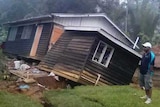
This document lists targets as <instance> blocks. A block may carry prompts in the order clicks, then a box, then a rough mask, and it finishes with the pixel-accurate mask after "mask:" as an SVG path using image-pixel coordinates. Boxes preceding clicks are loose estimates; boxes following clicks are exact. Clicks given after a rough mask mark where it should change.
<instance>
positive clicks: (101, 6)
mask: <svg viewBox="0 0 160 107" xmlns="http://www.w3.org/2000/svg"><path fill="white" fill-rule="evenodd" d="M159 3H160V1H159V0H128V4H126V3H125V2H124V3H121V4H120V3H119V0H0V23H5V22H8V21H13V20H19V19H23V18H29V17H33V16H40V15H45V14H51V13H97V12H101V13H106V15H107V16H108V17H109V18H110V19H111V20H112V21H113V22H114V23H115V24H117V25H118V26H119V27H120V28H121V29H122V30H123V31H124V28H125V25H127V26H128V32H126V34H128V35H130V37H131V38H132V39H135V38H136V37H137V36H140V37H141V39H142V41H146V40H148V39H149V40H152V41H153V42H154V41H155V40H156V39H155V38H158V37H159V36H156V35H158V33H156V32H159V31H160V29H159V28H160V27H157V26H159V22H160V21H159ZM127 9H128V11H127ZM127 12H128V16H127ZM126 17H128V18H127V21H126ZM126 22H127V24H126ZM0 30H1V31H3V30H2V29H1V28H0ZM1 31H0V32H1ZM3 34H4V35H6V33H4V32H1V35H3ZM1 35H0V36H1ZM154 36H155V37H154ZM156 43H157V42H156Z"/></svg>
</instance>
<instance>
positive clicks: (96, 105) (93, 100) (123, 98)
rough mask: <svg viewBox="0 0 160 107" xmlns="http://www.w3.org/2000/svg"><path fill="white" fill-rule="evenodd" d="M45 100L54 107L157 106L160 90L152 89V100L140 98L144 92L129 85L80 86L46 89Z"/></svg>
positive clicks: (159, 102) (159, 103)
mask: <svg viewBox="0 0 160 107" xmlns="http://www.w3.org/2000/svg"><path fill="white" fill-rule="evenodd" d="M44 95H45V98H46V100H47V101H48V102H49V103H51V104H52V105H53V106H54V107H158V106H157V105H160V101H159V99H160V91H159V90H158V89H154V90H153V98H152V99H153V101H152V103H151V104H149V105H146V104H145V103H144V102H145V100H142V99H140V96H143V95H144V92H143V91H142V90H140V89H137V88H133V87H131V86H100V87H94V86H81V87H76V88H75V89H70V90H69V89H68V90H67V89H66V90H57V91H55V90H54V91H47V92H45V93H44Z"/></svg>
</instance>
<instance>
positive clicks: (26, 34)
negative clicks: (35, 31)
mask: <svg viewBox="0 0 160 107" xmlns="http://www.w3.org/2000/svg"><path fill="white" fill-rule="evenodd" d="M32 28H33V26H25V27H24V28H23V32H22V36H21V39H29V38H30V36H31V33H32Z"/></svg>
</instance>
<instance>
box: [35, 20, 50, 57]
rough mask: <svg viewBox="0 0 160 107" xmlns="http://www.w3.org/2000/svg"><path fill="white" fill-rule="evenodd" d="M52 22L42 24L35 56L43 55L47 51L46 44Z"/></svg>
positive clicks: (48, 39)
mask: <svg viewBox="0 0 160 107" xmlns="http://www.w3.org/2000/svg"><path fill="white" fill-rule="evenodd" d="M52 26H53V25H52V23H46V24H43V30H42V33H41V37H40V40H39V44H38V48H37V52H36V56H38V57H41V56H42V57H43V56H44V55H45V54H46V53H47V51H48V45H49V41H50V37H51V33H52Z"/></svg>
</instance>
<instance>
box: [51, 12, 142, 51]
mask: <svg viewBox="0 0 160 107" xmlns="http://www.w3.org/2000/svg"><path fill="white" fill-rule="evenodd" d="M52 15H53V16H58V17H104V18H105V19H106V20H108V21H109V22H110V23H111V24H112V25H113V27H115V28H116V29H117V30H118V31H119V32H120V33H121V34H122V35H123V36H124V37H125V38H126V39H127V40H129V41H130V42H131V43H132V44H134V42H133V41H132V40H131V39H130V38H129V37H128V36H127V35H125V34H124V33H123V32H122V31H121V30H120V29H119V28H118V27H117V26H116V25H115V24H114V23H113V22H112V21H111V20H110V19H109V18H108V17H107V16H106V14H105V13H88V14H70V13H67V14H66V13H52ZM136 47H137V48H138V49H139V47H138V46H136Z"/></svg>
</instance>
